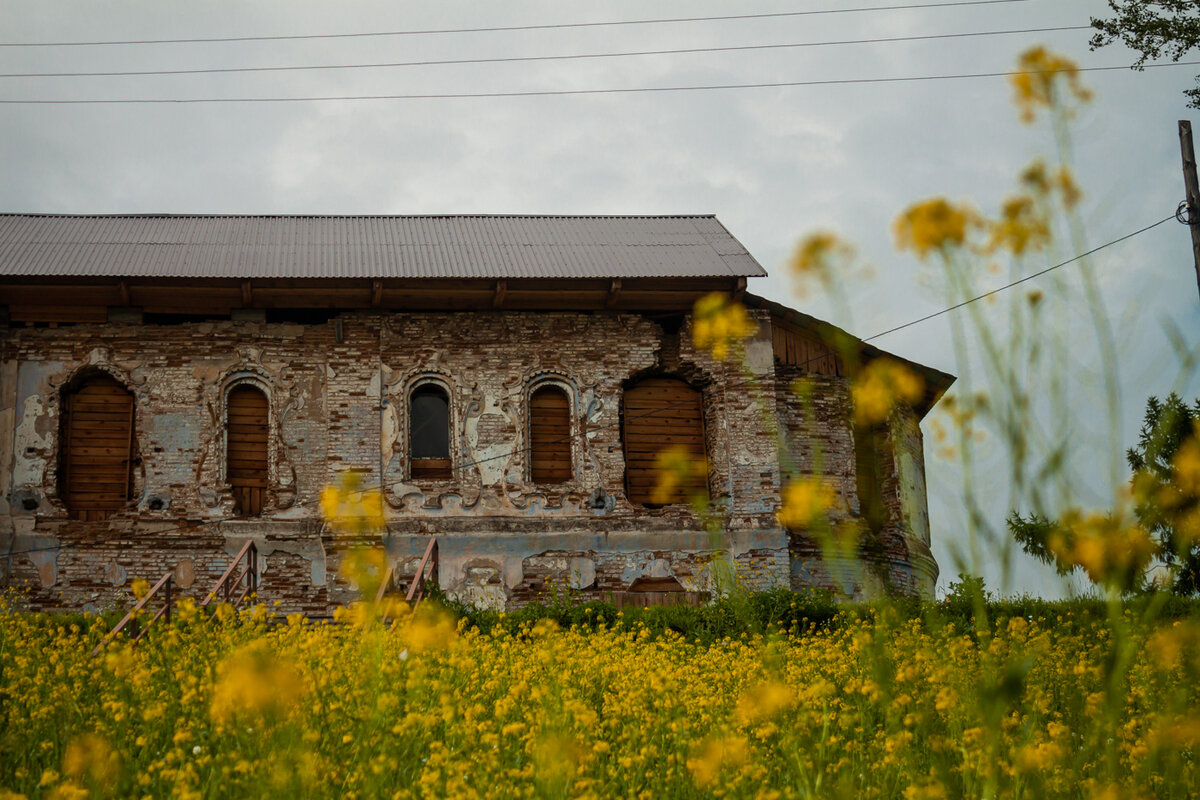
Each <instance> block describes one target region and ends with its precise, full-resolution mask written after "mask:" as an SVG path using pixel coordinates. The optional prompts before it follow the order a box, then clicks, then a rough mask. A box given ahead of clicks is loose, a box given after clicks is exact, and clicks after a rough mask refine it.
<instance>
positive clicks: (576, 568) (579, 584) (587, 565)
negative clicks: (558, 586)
mask: <svg viewBox="0 0 1200 800" xmlns="http://www.w3.org/2000/svg"><path fill="white" fill-rule="evenodd" d="M568 575H569V577H568V578H567V583H568V584H569V585H570V587H571V588H572V589H586V588H588V587H589V586H591V585H592V584H594V583H595V582H596V562H595V561H593V560H592V559H590V558H582V557H578V556H577V557H575V558H572V559H571V562H570V564H569V566H568Z"/></svg>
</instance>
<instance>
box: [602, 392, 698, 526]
mask: <svg viewBox="0 0 1200 800" xmlns="http://www.w3.org/2000/svg"><path fill="white" fill-rule="evenodd" d="M622 419H623V421H624V432H623V433H624V439H625V490H626V492H627V493H628V496H629V499H630V501H631V502H634V503H641V504H642V505H653V504H654V502H653V495H654V489H655V487H656V486H657V485H658V482H659V475H658V470H657V463H658V454H659V453H660V452H661V451H663V450H666V449H668V448H671V447H682V448H684V449H685V450H686V451H687V452H688V454H689V455H691V456H693V457H694V458H695V459H697V460H698V461H700V460H703V459H704V457H705V450H704V412H703V408H702V405H701V402H700V392H698V391H696V390H695V389H693V388H692V387H690V386H688V385H687V384H686V383H684V382H683V381H681V380H679V379H678V378H665V377H663V378H645V379H643V380H641V381H639V382H638V383H637V384H635V385H634V386H631V387H629V388H628V389H626V390H625V397H624V400H623V401H622ZM707 490H708V478H707V474H706V472H705V471H704V470H697V471H695V472H693V473H692V474H691V475H690V476H687V477H685V479H684V480H683V481H682V482H681V483H680V485H679V486H678V488H677V489H676V490H675V492H674V493H673V494H672V495H671V497H670V498H669V499H668V502H671V503H683V502H686V501H687V499H688V496H689V495H692V494H696V493H697V492H701V493H702V492H706V491H707Z"/></svg>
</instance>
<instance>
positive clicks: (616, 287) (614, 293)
mask: <svg viewBox="0 0 1200 800" xmlns="http://www.w3.org/2000/svg"><path fill="white" fill-rule="evenodd" d="M620 299H621V279H620V278H613V280H612V283H610V284H609V285H608V297H606V298H604V307H605V308H606V309H612V308H615V307H616V305H617V301H618V300H620Z"/></svg>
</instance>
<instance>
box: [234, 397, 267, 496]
mask: <svg viewBox="0 0 1200 800" xmlns="http://www.w3.org/2000/svg"><path fill="white" fill-rule="evenodd" d="M267 411H268V403H267V396H266V395H265V394H263V393H262V392H261V391H259V390H258V389H256V388H254V387H253V386H248V385H246V384H242V385H240V386H235V387H233V389H231V390H230V392H229V400H228V401H227V403H226V406H225V412H226V429H225V458H226V466H225V478H226V480H227V481H229V486H230V488H231V489H232V491H233V504H234V509H235V510H236V512H237V514H238V515H239V516H243V517H253V516H257V515H259V514H261V513H262V510H263V501H264V496H265V494H266V492H267V435H268V432H269V424H268V420H267Z"/></svg>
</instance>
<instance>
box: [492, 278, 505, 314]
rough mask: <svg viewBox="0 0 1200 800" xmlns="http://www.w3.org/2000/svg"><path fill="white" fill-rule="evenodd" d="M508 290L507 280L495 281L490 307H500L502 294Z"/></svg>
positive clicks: (502, 301)
mask: <svg viewBox="0 0 1200 800" xmlns="http://www.w3.org/2000/svg"><path fill="white" fill-rule="evenodd" d="M507 291H508V281H506V280H499V281H496V291H495V293H494V294H493V295H492V308H500V307H501V306H502V305H504V294H505V292H507Z"/></svg>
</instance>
